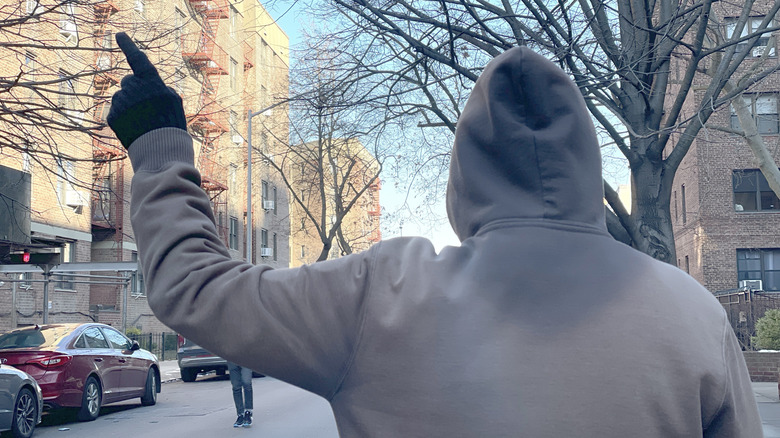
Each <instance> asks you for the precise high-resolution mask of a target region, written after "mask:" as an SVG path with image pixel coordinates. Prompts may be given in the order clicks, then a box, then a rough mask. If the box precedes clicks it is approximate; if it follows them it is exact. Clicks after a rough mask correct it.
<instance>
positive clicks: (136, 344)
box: [130, 341, 141, 351]
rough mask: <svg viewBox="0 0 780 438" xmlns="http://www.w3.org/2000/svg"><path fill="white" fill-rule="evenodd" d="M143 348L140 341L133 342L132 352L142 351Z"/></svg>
mask: <svg viewBox="0 0 780 438" xmlns="http://www.w3.org/2000/svg"><path fill="white" fill-rule="evenodd" d="M140 349H141V346H140V345H138V341H133V344H132V345H131V346H130V351H135V350H140Z"/></svg>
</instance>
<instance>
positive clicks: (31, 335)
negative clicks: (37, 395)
mask: <svg viewBox="0 0 780 438" xmlns="http://www.w3.org/2000/svg"><path fill="white" fill-rule="evenodd" d="M0 363H3V364H6V365H12V366H14V367H16V368H18V369H20V370H22V371H24V372H26V373H27V374H29V375H31V376H33V377H34V378H35V380H36V381H37V382H38V385H40V387H41V391H42V392H43V402H44V407H46V408H49V409H51V408H60V407H74V408H79V411H78V418H79V420H81V421H92V420H94V419H95V418H97V417H98V415H99V414H100V407H101V406H103V405H104V404H108V403H114V402H118V401H123V400H128V399H131V398H135V397H140V398H141V404H142V405H144V406H150V405H154V404H155V403H157V393H159V392H160V365H159V363H158V362H157V357H156V356H155V355H154V354H152V353H150V352H148V351H146V350H143V349H141V348H140V347H139V346H138V343H137V342H136V341H131V340H130V339H128V338H127V337H126V336H125V335H123V334H122V333H121V332H120V331H118V330H116V329H115V328H113V327H111V326H108V325H105V324H98V323H76V324H46V325H42V326H38V325H36V326H32V327H25V328H20V329H16V330H12V331H10V332H6V333H3V334H1V335H0Z"/></svg>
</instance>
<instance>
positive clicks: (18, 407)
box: [11, 388, 38, 438]
mask: <svg viewBox="0 0 780 438" xmlns="http://www.w3.org/2000/svg"><path fill="white" fill-rule="evenodd" d="M37 421H38V401H37V400H36V399H35V396H34V395H33V392H32V391H30V389H29V388H22V389H21V391H19V395H18V396H17V397H16V404H15V405H14V417H13V420H12V422H11V434H12V435H13V437H14V438H30V437H31V436H32V434H33V431H35V423H36V422H37Z"/></svg>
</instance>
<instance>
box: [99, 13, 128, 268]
mask: <svg viewBox="0 0 780 438" xmlns="http://www.w3.org/2000/svg"><path fill="white" fill-rule="evenodd" d="M118 11H119V8H118V7H117V5H116V4H115V2H114V0H103V1H101V2H99V3H96V4H95V34H94V35H95V48H96V49H97V50H95V63H94V66H93V67H94V69H95V70H94V71H95V77H94V93H95V108H94V111H95V112H94V116H93V117H94V121H95V122H96V123H98V124H104V123H105V120H106V115H107V113H108V108H109V106H110V103H111V102H110V95H109V89H110V88H111V86H113V85H116V84H118V83H119V79H120V78H119V75H118V74H117V73H115V71H114V70H113V69H114V67H115V66H116V64H117V55H115V54H114V53H112V52H111V48H112V47H113V35H112V32H111V30H110V29H108V26H107V25H108V22H109V21H110V20H111V16H112V15H114V14H115V13H117V12H118ZM123 154H124V149H123V148H122V147H121V146H120V145H119V140H117V139H116V137H115V136H114V134H113V132H112V131H111V130H110V129H109V128H108V127H107V126H106V127H104V128H103V129H101V130H100V131H98V132H97V133H96V135H94V136H93V138H92V158H93V163H94V164H93V167H92V185H93V190H92V229H93V232H94V233H96V234H103V235H108V234H109V233H113V238H114V240H115V241H116V243H117V248H119V249H121V245H122V226H123V223H124V167H123V166H124V165H123V160H117V159H118V158H119V157H120V156H121V155H123ZM112 163H113V166H112ZM112 167H113V168H114V171H113V172H112ZM112 174H113V175H112ZM112 176H113V177H115V179H114V181H113V184H112V181H111V178H112ZM112 186H113V187H112ZM112 193H113V195H114V202H112V199H111V194H112ZM112 209H113V210H112ZM116 253H117V260H119V261H121V259H122V251H121V250H118V251H117V252H116Z"/></svg>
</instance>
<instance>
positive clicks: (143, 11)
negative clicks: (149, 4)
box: [133, 0, 146, 17]
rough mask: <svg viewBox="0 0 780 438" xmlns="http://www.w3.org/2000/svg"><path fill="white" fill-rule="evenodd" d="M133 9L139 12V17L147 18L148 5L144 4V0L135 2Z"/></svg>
mask: <svg viewBox="0 0 780 438" xmlns="http://www.w3.org/2000/svg"><path fill="white" fill-rule="evenodd" d="M133 9H135V11H136V12H138V15H140V16H142V17H145V16H146V5H145V4H144V0H135V2H134V5H133Z"/></svg>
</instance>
